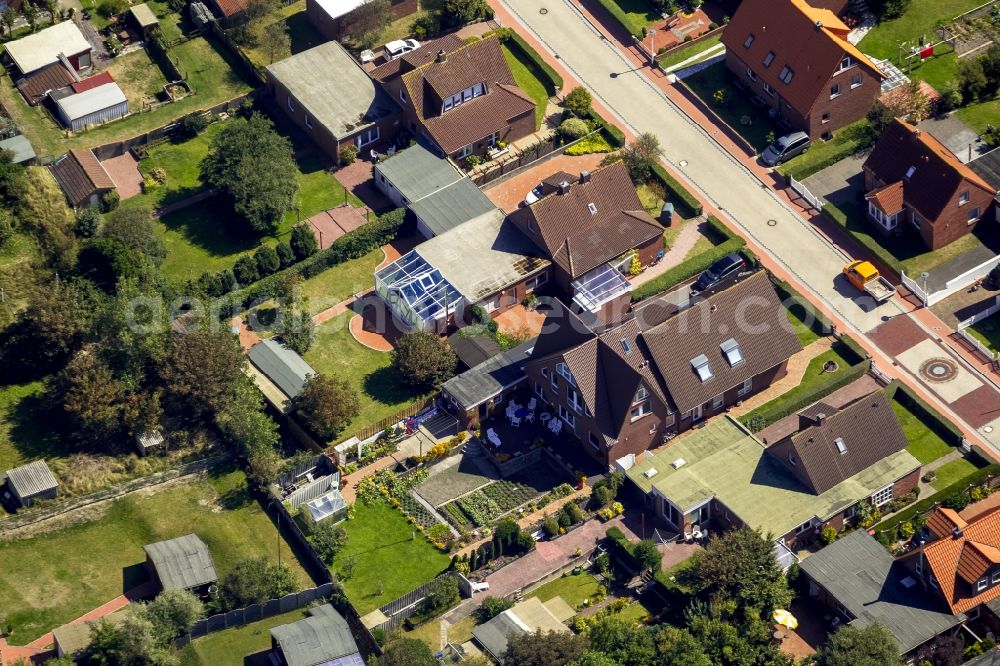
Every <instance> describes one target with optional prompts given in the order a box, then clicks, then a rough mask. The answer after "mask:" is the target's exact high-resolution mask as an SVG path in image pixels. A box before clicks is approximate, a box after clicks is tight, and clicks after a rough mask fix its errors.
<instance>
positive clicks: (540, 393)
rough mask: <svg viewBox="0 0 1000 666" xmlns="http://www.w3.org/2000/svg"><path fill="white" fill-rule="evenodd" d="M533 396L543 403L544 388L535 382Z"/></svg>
mask: <svg viewBox="0 0 1000 666" xmlns="http://www.w3.org/2000/svg"><path fill="white" fill-rule="evenodd" d="M535 395H537V396H538V397H539V398H541V399H542V400H543V401H544V400H545V386H543V385H542V383H541V382H535Z"/></svg>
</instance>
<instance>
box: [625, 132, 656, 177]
mask: <svg viewBox="0 0 1000 666" xmlns="http://www.w3.org/2000/svg"><path fill="white" fill-rule="evenodd" d="M662 154H663V149H662V148H661V147H660V140H659V139H657V138H656V135H655V134H651V133H650V132H643V133H642V134H640V135H639V136H637V137H636V138H635V141H633V142H632V143H630V144H629V145H628V146H626V147H625V149H624V150H623V151H622V161H624V162H625V166H626V168H628V173H629V176H631V178H632V180H633V182H636V183H645V182H648V181H649V179H650V178H652V176H653V166H654V165H655V164H657V163H658V162H659V160H660V155H662Z"/></svg>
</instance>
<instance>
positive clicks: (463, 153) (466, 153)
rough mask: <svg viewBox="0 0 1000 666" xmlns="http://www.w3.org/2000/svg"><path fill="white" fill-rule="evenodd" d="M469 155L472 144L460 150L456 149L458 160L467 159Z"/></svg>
mask: <svg viewBox="0 0 1000 666" xmlns="http://www.w3.org/2000/svg"><path fill="white" fill-rule="evenodd" d="M471 154H472V144H471V143H470V144H469V145H467V146H462V147H461V148H459V149H458V157H459V159H461V158H463V157H468V156H469V155H471Z"/></svg>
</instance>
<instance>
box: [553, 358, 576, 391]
mask: <svg viewBox="0 0 1000 666" xmlns="http://www.w3.org/2000/svg"><path fill="white" fill-rule="evenodd" d="M556 372H557V373H559V374H560V375H562V377H563V379H565V380H566V381H568V382H569V383H570V384H571V385H573V386H576V380H575V379H573V374H572V373H571V372H570V371H569V370H567V369H566V364H565V363H556Z"/></svg>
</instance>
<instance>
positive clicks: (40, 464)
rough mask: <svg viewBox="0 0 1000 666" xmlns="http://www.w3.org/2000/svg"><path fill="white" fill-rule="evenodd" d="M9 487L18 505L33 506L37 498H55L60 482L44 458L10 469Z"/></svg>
mask: <svg viewBox="0 0 1000 666" xmlns="http://www.w3.org/2000/svg"><path fill="white" fill-rule="evenodd" d="M7 489H8V490H9V491H10V494H11V495H12V496H13V497H14V501H15V502H17V505H18V506H31V505H32V503H33V502H34V501H35V500H39V499H54V498H55V496H56V494H57V493H58V492H59V482H58V481H56V477H54V476H53V475H52V470H50V469H49V466H48V465H47V464H46V463H45V461H44V460H36V461H34V462H30V463H28V464H27V465H21V466H20V467H15V468H14V469H11V470H8V471H7Z"/></svg>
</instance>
